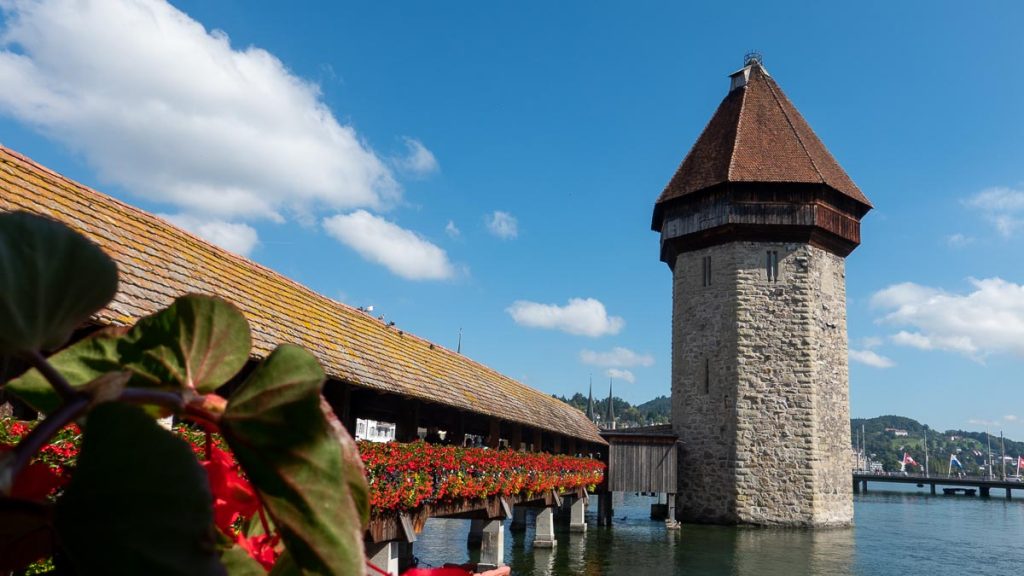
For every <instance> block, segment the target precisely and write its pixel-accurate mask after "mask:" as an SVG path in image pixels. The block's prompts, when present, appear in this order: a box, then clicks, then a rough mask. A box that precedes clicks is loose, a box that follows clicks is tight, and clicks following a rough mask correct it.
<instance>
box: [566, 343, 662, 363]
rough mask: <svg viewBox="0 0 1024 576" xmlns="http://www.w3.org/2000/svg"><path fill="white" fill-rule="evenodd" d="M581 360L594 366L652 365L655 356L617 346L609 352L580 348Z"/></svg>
mask: <svg viewBox="0 0 1024 576" xmlns="http://www.w3.org/2000/svg"><path fill="white" fill-rule="evenodd" d="M580 362H583V363H584V364H591V365H594V366H612V367H625V366H651V365H653V364H654V356H651V355H650V354H638V353H636V352H634V351H632V350H630V349H629V348H622V347H621V346H616V347H615V348H612V349H611V350H609V351H607V352H595V351H593V350H580Z"/></svg>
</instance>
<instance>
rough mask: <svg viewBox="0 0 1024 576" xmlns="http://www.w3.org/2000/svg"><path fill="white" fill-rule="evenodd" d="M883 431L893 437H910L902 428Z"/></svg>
mask: <svg viewBox="0 0 1024 576" xmlns="http://www.w3.org/2000/svg"><path fill="white" fill-rule="evenodd" d="M885 431H886V432H888V433H890V434H892V435H893V436H909V435H910V433H909V432H907V431H906V430H904V429H902V428H886V429H885Z"/></svg>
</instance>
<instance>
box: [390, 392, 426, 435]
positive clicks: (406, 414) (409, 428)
mask: <svg viewBox="0 0 1024 576" xmlns="http://www.w3.org/2000/svg"><path fill="white" fill-rule="evenodd" d="M419 422H420V403H419V402H417V401H415V400H404V401H402V412H401V416H400V417H399V418H398V422H396V423H395V440H397V441H399V442H412V441H414V440H416V439H417V438H419Z"/></svg>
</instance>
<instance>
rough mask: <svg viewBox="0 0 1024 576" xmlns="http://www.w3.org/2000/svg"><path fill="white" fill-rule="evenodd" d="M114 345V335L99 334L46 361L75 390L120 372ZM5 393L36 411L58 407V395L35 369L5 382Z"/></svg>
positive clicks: (115, 342) (45, 411) (52, 409)
mask: <svg viewBox="0 0 1024 576" xmlns="http://www.w3.org/2000/svg"><path fill="white" fill-rule="evenodd" d="M117 345H118V339H117V337H116V336H111V335H109V334H107V333H106V332H100V333H97V334H93V335H90V336H88V337H86V338H83V339H82V340H79V341H78V342H75V343H74V344H72V345H71V346H68V347H67V348H65V349H63V350H61V351H60V352H57V353H56V354H54V355H53V356H50V358H49V362H50V364H51V365H53V367H54V368H56V369H57V371H58V372H60V373H61V374H62V375H63V376H64V379H65V380H67V382H68V384H71V386H72V387H74V388H79V387H81V386H85V385H86V384H88V383H89V382H92V381H93V380H95V379H96V378H99V377H100V376H102V375H103V374H106V373H108V372H112V371H115V370H120V369H121V363H120V354H118V352H117ZM5 390H7V391H8V392H11V393H13V394H14V395H15V396H17V397H18V398H20V399H21V400H22V401H23V402H25V403H26V404H28V405H29V406H31V407H32V409H33V410H38V411H39V412H43V413H46V414H49V413H50V412H52V411H54V410H56V409H57V408H58V407H59V406H60V402H61V400H60V396H58V395H57V392H56V391H55V390H54V389H53V387H52V386H50V383H49V382H47V380H46V378H44V377H43V375H42V374H40V373H39V371H38V370H36V369H35V368H33V369H31V370H29V371H28V372H25V373H24V374H22V375H21V376H19V377H17V378H15V379H14V380H11V381H10V382H8V383H7V386H5Z"/></svg>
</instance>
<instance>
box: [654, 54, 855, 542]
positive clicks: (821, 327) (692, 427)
mask: <svg viewBox="0 0 1024 576" xmlns="http://www.w3.org/2000/svg"><path fill="white" fill-rule="evenodd" d="M870 209H871V203H870V202H869V201H868V199H867V198H866V197H865V196H864V194H863V193H862V192H861V191H860V189H858V188H857V186H856V184H854V183H853V181H852V180H851V179H850V178H849V176H847V174H846V172H844V171H843V169H842V168H841V167H840V166H839V164H838V163H837V162H836V160H835V159H834V158H833V157H832V155H831V154H830V153H829V152H828V150H826V149H825V146H824V145H823V144H822V143H821V141H820V140H819V139H818V137H817V136H816V135H815V134H814V131H813V130H811V127H810V126H809V125H808V124H807V122H806V121H805V120H804V119H803V117H802V116H801V115H800V113H799V112H797V110H796V108H795V107H794V106H793V104H792V103H791V102H790V101H789V99H788V98H787V97H786V95H785V94H783V93H782V90H780V89H779V87H778V85H777V84H776V83H775V81H774V80H773V79H772V77H771V76H770V75H769V74H768V72H767V71H766V70H765V68H764V66H763V65H762V63H761V60H760V57H759V56H758V55H748V57H747V58H746V60H745V62H744V66H743V68H742V69H740V70H739V71H737V72H735V73H733V74H732V75H731V76H730V86H729V92H728V94H727V95H726V97H725V99H724V100H723V101H722V103H721V104H720V105H719V107H718V110H717V111H716V112H715V114H714V116H713V117H712V118H711V121H710V122H709V123H708V124H707V126H706V127H705V129H704V131H703V133H702V134H701V135H700V137H699V138H698V140H697V142H696V144H694V146H693V148H692V149H691V150H690V152H689V154H687V156H686V158H685V159H684V160H683V162H682V164H681V165H680V167H679V169H678V171H677V172H676V174H675V176H673V178H672V179H671V181H670V182H669V183H668V185H667V186H666V187H665V190H664V191H663V192H662V194H661V196H660V197H659V198H658V201H657V204H656V205H655V208H654V217H653V222H652V227H653V229H654V230H655V231H657V232H660V233H661V260H662V261H663V262H665V263H666V264H668V266H669V268H671V269H672V273H673V310H672V422H673V429H674V431H675V433H676V434H677V435H678V436H679V440H680V442H681V449H680V453H679V475H678V476H679V489H678V491H677V492H678V493H679V496H678V505H679V516H680V518H681V519H682V520H684V521H689V522H708V523H724V524H736V523H741V524H762V525H802V526H824V525H830V526H831V525H845V524H849V523H850V522H851V521H852V519H853V500H852V489H851V484H850V470H849V465H848V458H847V456H846V454H847V452H848V451H849V444H850V442H849V435H850V432H849V382H848V368H847V336H846V289H845V262H844V258H845V257H846V256H847V255H849V254H850V252H851V251H853V249H854V248H856V247H857V245H858V244H859V243H860V219H861V218H862V217H863V216H864V215H865V214H866V213H867V212H868V210H870Z"/></svg>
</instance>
